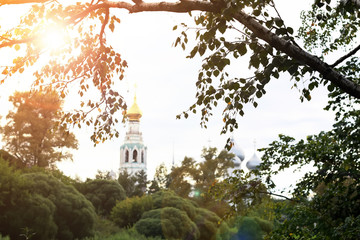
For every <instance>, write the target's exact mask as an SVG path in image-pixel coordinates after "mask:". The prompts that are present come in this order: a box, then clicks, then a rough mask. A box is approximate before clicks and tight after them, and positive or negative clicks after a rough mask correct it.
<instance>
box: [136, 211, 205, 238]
mask: <svg viewBox="0 0 360 240" xmlns="http://www.w3.org/2000/svg"><path fill="white" fill-rule="evenodd" d="M135 229H136V230H137V231H138V232H139V233H141V234H144V235H145V236H147V237H153V236H161V237H163V238H166V239H189V240H190V239H199V237H200V232H199V230H198V228H197V227H196V225H195V223H194V222H193V221H191V219H190V218H189V217H188V216H187V214H186V212H184V211H181V210H179V209H177V208H173V207H164V208H161V209H155V210H151V211H148V212H146V213H144V214H143V216H142V218H141V219H140V221H138V222H137V223H136V224H135Z"/></svg>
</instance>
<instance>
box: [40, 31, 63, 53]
mask: <svg viewBox="0 0 360 240" xmlns="http://www.w3.org/2000/svg"><path fill="white" fill-rule="evenodd" d="M40 42H41V45H42V47H43V48H45V49H47V50H50V51H57V50H60V49H61V48H62V47H63V46H64V44H65V43H66V33H65V31H64V29H62V28H60V27H57V28H50V29H48V30H47V31H45V33H44V34H43V36H41V40H40Z"/></svg>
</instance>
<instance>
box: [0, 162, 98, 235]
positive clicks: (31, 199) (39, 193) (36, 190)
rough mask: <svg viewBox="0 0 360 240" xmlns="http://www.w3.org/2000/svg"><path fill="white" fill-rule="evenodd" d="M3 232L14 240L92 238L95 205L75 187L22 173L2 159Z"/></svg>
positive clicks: (0, 209) (0, 205)
mask: <svg viewBox="0 0 360 240" xmlns="http://www.w3.org/2000/svg"><path fill="white" fill-rule="evenodd" d="M0 176H1V177H0V212H1V214H0V233H1V234H3V235H9V237H10V238H11V239H12V240H16V239H24V236H25V235H26V236H32V237H31V239H32V240H48V239H66V240H72V239H76V238H83V237H86V236H91V235H92V233H93V226H94V222H95V217H96V214H95V211H94V208H93V206H92V204H91V203H90V202H89V201H88V200H86V198H85V197H84V196H83V195H82V194H80V193H79V192H78V191H77V190H76V189H75V188H74V187H72V186H70V185H65V184H64V183H62V182H60V181H59V180H58V179H56V178H55V177H52V176H50V175H48V174H45V173H42V172H36V173H27V174H20V172H19V171H16V170H14V169H13V168H11V167H9V166H8V164H7V163H6V162H4V161H3V160H0Z"/></svg>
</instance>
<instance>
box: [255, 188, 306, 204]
mask: <svg viewBox="0 0 360 240" xmlns="http://www.w3.org/2000/svg"><path fill="white" fill-rule="evenodd" d="M259 193H263V194H268V195H272V196H276V197H281V198H285V199H286V200H289V201H292V202H300V201H299V200H296V199H293V198H289V197H286V196H284V195H281V194H276V193H272V192H262V191H260V192H259Z"/></svg>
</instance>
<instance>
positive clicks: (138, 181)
mask: <svg viewBox="0 0 360 240" xmlns="http://www.w3.org/2000/svg"><path fill="white" fill-rule="evenodd" d="M118 182H119V184H120V185H121V186H123V187H124V189H125V192H126V196H128V197H133V196H138V197H141V196H142V195H144V193H145V192H146V185H147V175H146V172H145V171H144V170H141V171H138V172H135V174H130V173H129V172H128V171H127V170H124V171H121V172H120V174H119V177H118Z"/></svg>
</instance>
